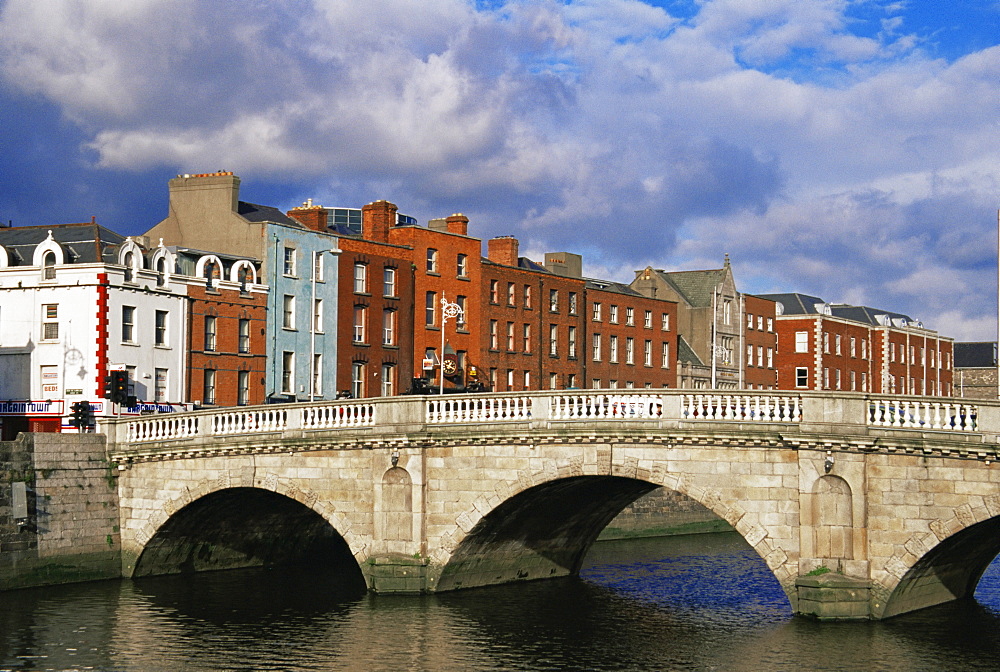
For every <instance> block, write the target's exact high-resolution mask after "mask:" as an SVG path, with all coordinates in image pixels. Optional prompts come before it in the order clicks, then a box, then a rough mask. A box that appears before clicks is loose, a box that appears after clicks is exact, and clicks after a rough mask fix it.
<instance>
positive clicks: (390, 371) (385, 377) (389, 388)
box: [382, 364, 396, 397]
mask: <svg viewBox="0 0 1000 672" xmlns="http://www.w3.org/2000/svg"><path fill="white" fill-rule="evenodd" d="M394 394H396V367H395V366H393V365H392V364H383V365H382V396H383V397H391V396H392V395H394Z"/></svg>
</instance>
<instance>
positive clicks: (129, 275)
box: [125, 252, 135, 282]
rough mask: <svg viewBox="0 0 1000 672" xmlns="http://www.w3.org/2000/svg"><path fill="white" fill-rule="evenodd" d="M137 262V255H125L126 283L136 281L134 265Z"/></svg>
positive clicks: (128, 253) (130, 253) (127, 253)
mask: <svg viewBox="0 0 1000 672" xmlns="http://www.w3.org/2000/svg"><path fill="white" fill-rule="evenodd" d="M134 262H135V255H134V254H133V253H132V252H126V253H125V282H132V281H133V280H135V277H134V271H133V269H132V264H133V263H134Z"/></svg>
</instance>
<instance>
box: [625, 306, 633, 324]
mask: <svg viewBox="0 0 1000 672" xmlns="http://www.w3.org/2000/svg"><path fill="white" fill-rule="evenodd" d="M625 324H626V326H629V327H634V326H635V311H634V310H633V309H631V308H629V307H627V306H626V308H625Z"/></svg>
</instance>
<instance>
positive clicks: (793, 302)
mask: <svg viewBox="0 0 1000 672" xmlns="http://www.w3.org/2000/svg"><path fill="white" fill-rule="evenodd" d="M757 296H759V297H760V298H762V299H767V300H768V301H774V302H775V303H780V304H781V310H780V312H779V314H780V315H818V314H819V313H818V312H817V311H816V304H817V303H826V302H825V301H824V300H823V299H821V298H819V297H818V296H809V295H808V294H799V293H798V292H789V293H786V294H758V295H757Z"/></svg>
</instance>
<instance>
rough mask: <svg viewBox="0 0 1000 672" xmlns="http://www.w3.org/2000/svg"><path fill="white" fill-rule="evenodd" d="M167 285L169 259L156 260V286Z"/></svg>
mask: <svg viewBox="0 0 1000 672" xmlns="http://www.w3.org/2000/svg"><path fill="white" fill-rule="evenodd" d="M165 284H167V259H166V257H160V258H159V259H157V260H156V286H157V287H163V285H165Z"/></svg>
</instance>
